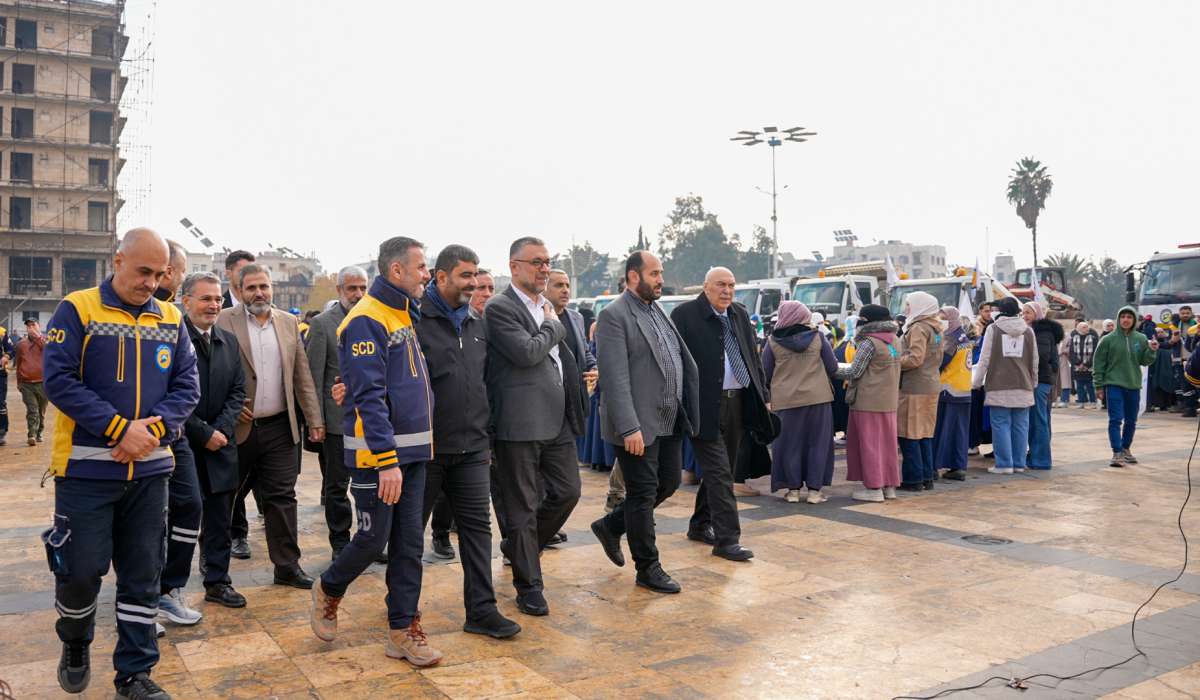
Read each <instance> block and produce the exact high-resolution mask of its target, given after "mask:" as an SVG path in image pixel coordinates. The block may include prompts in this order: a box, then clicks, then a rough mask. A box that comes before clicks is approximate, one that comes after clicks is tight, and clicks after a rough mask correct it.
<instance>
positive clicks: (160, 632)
mask: <svg viewBox="0 0 1200 700" xmlns="http://www.w3.org/2000/svg"><path fill="white" fill-rule="evenodd" d="M154 636H155V637H157V638H158V639H162V638H163V637H165V636H167V628H166V627H163V626H162V625H160V624H158V623H157V622H155V623H154Z"/></svg>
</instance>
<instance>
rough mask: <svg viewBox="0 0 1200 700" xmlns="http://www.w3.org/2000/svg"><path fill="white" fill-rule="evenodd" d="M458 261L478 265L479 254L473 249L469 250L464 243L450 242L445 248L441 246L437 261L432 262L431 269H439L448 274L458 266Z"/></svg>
mask: <svg viewBox="0 0 1200 700" xmlns="http://www.w3.org/2000/svg"><path fill="white" fill-rule="evenodd" d="M460 262H468V263H471V264H473V265H478V264H479V256H478V255H476V254H475V251H473V250H471V249H470V248H468V247H466V246H465V245H459V244H457V243H451V244H450V245H448V246H446V247H445V248H442V252H440V253H438V256H437V262H435V263H434V264H433V269H434V270H435V271H437V270H441V271H442V272H445V273H446V274H450V271H451V270H453V269H454V268H455V267H458V264H459V263H460Z"/></svg>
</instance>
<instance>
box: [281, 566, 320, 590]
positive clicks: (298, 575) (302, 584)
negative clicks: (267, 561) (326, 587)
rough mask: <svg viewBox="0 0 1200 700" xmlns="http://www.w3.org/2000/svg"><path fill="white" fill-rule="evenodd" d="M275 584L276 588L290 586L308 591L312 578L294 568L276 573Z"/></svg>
mask: <svg viewBox="0 0 1200 700" xmlns="http://www.w3.org/2000/svg"><path fill="white" fill-rule="evenodd" d="M275 584H276V585H278V586H291V587H292V588H303V589H305V590H308V589H310V588H312V586H313V580H312V577H311V576H309V575H308V574H306V573H304V570H303V569H300V568H298V567H297V568H296V569H293V570H291V571H276V572H275Z"/></svg>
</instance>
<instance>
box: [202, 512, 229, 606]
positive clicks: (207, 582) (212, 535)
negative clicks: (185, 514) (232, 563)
mask: <svg viewBox="0 0 1200 700" xmlns="http://www.w3.org/2000/svg"><path fill="white" fill-rule="evenodd" d="M235 496H237V491H225V492H223V493H212V494H210V493H206V494H204V514H203V517H202V518H201V521H200V558H201V559H202V560H203V561H204V587H205V588H207V587H209V586H212V585H214V584H217V583H232V582H233V580H232V579H230V578H229V553H230V550H232V549H233V537H232V535H231V534H230V526H231V524H232V521H233V500H234V497H235Z"/></svg>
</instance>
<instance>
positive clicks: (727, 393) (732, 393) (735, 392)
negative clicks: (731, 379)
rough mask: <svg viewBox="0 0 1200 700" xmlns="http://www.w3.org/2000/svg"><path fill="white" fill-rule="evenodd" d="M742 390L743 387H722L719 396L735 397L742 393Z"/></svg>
mask: <svg viewBox="0 0 1200 700" xmlns="http://www.w3.org/2000/svg"><path fill="white" fill-rule="evenodd" d="M743 391H745V389H722V390H721V398H723V399H736V398H737V397H739V396H741V395H742V392H743Z"/></svg>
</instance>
